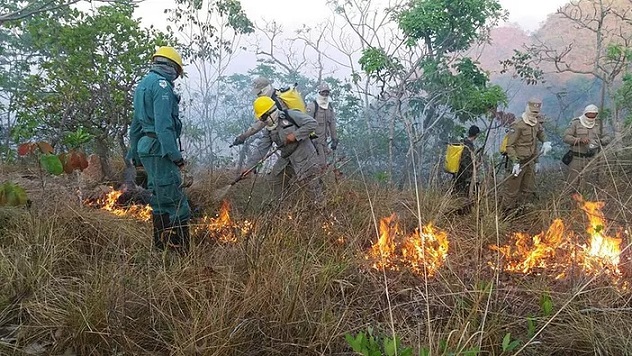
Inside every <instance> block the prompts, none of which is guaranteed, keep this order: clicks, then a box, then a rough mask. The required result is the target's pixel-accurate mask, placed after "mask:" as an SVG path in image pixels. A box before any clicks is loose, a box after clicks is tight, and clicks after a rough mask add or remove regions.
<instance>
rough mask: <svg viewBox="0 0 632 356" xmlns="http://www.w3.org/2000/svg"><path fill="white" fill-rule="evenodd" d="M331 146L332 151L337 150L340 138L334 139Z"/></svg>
mask: <svg viewBox="0 0 632 356" xmlns="http://www.w3.org/2000/svg"><path fill="white" fill-rule="evenodd" d="M329 147H331V150H332V151H335V150H336V148H338V140H332V141H331V145H330V146H329Z"/></svg>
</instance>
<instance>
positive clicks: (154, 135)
mask: <svg viewBox="0 0 632 356" xmlns="http://www.w3.org/2000/svg"><path fill="white" fill-rule="evenodd" d="M143 135H144V136H147V137H151V138H158V136H157V135H156V134H155V133H153V132H143Z"/></svg>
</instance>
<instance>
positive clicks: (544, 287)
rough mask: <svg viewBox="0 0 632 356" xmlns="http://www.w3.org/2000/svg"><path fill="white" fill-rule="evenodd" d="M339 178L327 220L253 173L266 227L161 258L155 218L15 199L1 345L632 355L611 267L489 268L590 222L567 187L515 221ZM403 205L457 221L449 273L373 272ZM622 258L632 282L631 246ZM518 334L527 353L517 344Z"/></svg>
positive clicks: (255, 205)
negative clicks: (382, 347) (522, 271)
mask: <svg viewBox="0 0 632 356" xmlns="http://www.w3.org/2000/svg"><path fill="white" fill-rule="evenodd" d="M609 167H610V168H609V171H610V172H613V173H612V174H610V175H609V177H610V179H609V180H608V181H606V183H604V184H603V185H602V186H601V187H599V189H598V190H597V191H596V194H597V197H598V198H603V199H605V200H607V201H608V206H607V208H608V213H607V215H608V216H609V217H611V218H612V219H615V220H616V221H618V222H623V223H622V224H618V225H626V224H625V222H626V221H629V217H630V207H632V204H631V203H630V201H629V200H630V199H629V197H630V187H631V186H632V185H631V184H630V183H632V182H631V181H630V180H629V179H628V175H627V174H629V173H628V172H629V171H628V168H627V166H620V165H616V166H615V165H613V164H612V163H611V164H610V166H609ZM560 179H561V175H560V174H559V173H556V172H555V171H553V172H549V174H547V175H544V177H543V179H542V181H541V182H540V184H543V185H544V186H547V187H552V186H556V187H558V188H559V187H560V184H559V181H560ZM202 181H203V183H202V184H200V185H198V187H197V188H196V189H198V191H197V193H196V194H194V195H193V196H194V197H195V201H194V203H196V205H197V206H200V207H201V208H202V210H203V211H204V212H206V213H213V212H214V211H215V210H216V209H217V208H218V204H217V202H212V201H209V200H208V199H207V197H208V196H209V194H211V193H212V191H213V189H214V188H215V187H221V186H223V185H224V184H225V183H226V182H227V181H228V180H227V179H224V180H222V179H203V180H202ZM251 184H252V185H254V189H253V190H252V192H253V194H251V193H250V192H251V188H252V186H251ZM327 186H328V189H327V196H328V211H327V212H326V213H314V212H313V211H310V210H309V209H308V208H307V207H306V206H304V204H302V203H301V199H298V198H297V199H294V198H293V197H292V198H291V199H290V201H291V202H292V203H291V204H288V206H283V207H280V208H279V209H276V208H275V209H273V208H271V207H270V205H265V204H264V203H263V199H264V195H265V194H262V193H261V192H266V188H265V184H264V183H263V182H262V181H261V180H260V179H259V180H258V181H252V180H249V181H248V180H247V181H245V182H241V183H239V186H237V187H236V188H237V189H232V190H231V192H230V193H229V195H228V199H229V200H230V201H231V202H232V205H233V211H232V212H233V218H234V219H238V220H244V219H248V220H250V221H252V222H254V224H255V226H254V229H253V230H252V231H251V232H250V233H248V234H245V235H240V236H239V239H238V242H237V243H234V244H231V243H219V242H217V241H215V240H214V239H213V238H212V237H210V236H207V237H202V236H198V237H197V238H195V239H194V244H193V247H192V251H191V254H190V255H189V256H186V257H180V256H178V255H176V254H171V253H162V254H161V253H158V252H156V251H153V250H152V248H151V238H150V233H151V231H150V226H149V225H148V224H146V223H141V222H137V221H134V220H132V219H122V218H117V217H114V216H111V215H109V214H108V213H106V212H101V211H95V210H90V209H88V208H86V207H82V206H80V205H79V204H78V203H76V202H73V201H72V200H69V199H65V198H57V199H55V197H54V195H53V196H51V197H47V200H48V202H49V203H48V204H38V203H37V202H36V203H35V204H34V206H33V207H32V208H31V210H22V209H7V208H3V209H0V354H7V355H9V354H20V353H21V352H24V351H25V350H26V351H28V350H33V349H34V348H35V349H37V348H39V349H41V350H42V353H43V354H64V353H67V354H77V355H87V354H99V355H101V354H103V355H113V354H134V355H350V354H352V351H351V349H350V348H349V346H348V345H347V343H346V342H345V338H344V336H345V335H346V334H348V333H349V334H355V333H357V332H361V331H366V330H367V329H368V328H372V329H373V330H374V333H377V334H381V335H386V336H393V335H395V336H397V337H398V338H401V339H402V344H403V345H408V346H411V347H413V348H414V349H416V350H420V349H422V348H428V349H430V350H432V354H433V355H442V354H445V355H447V354H449V353H450V352H452V353H454V354H459V353H461V354H463V353H464V352H465V351H467V350H473V349H480V352H479V354H481V355H501V354H504V355H510V354H514V353H517V352H518V351H519V350H520V351H519V353H520V354H525V355H553V354H555V355H589V354H590V355H595V354H596V355H626V354H632V345H631V342H630V340H631V338H630V336H632V335H630V334H631V333H632V331H631V330H632V322H631V321H630V320H632V319H631V318H630V314H631V313H632V306H630V305H629V304H630V302H629V300H630V296H631V295H632V293H630V290H629V289H622V288H619V287H616V286H614V285H613V283H612V282H611V281H610V279H608V278H607V277H605V276H598V277H594V278H592V279H591V278H589V277H586V276H581V275H576V276H574V278H569V279H566V280H555V279H553V278H549V277H546V276H544V275H528V276H523V275H516V274H507V273H505V272H501V271H499V270H497V269H493V268H491V267H490V264H491V265H493V264H496V263H497V261H498V260H499V257H498V255H497V254H496V252H493V251H491V250H489V249H488V246H489V245H490V244H498V243H505V242H506V241H507V237H508V236H509V235H510V233H511V232H514V231H527V232H530V233H537V232H539V231H541V230H543V229H545V228H546V227H547V226H548V225H549V224H550V223H551V221H552V220H553V219H554V218H556V217H561V218H563V219H565V220H566V221H568V222H569V223H570V222H573V221H575V222H576V230H577V232H581V231H582V229H583V225H582V221H581V218H580V217H581V216H582V214H581V213H578V212H577V209H576V208H573V205H572V203H568V204H567V203H564V202H567V200H568V201H570V198H569V197H566V196H560V195H559V194H558V193H557V192H558V191H559V190H555V189H551V190H549V191H548V192H547V193H544V195H543V196H541V197H540V201H539V203H538V204H537V205H536V206H535V207H534V208H533V210H532V212H531V213H528V214H526V215H524V216H522V217H520V218H514V219H503V218H502V217H501V216H499V215H498V214H497V212H496V200H495V199H494V194H489V195H487V197H485V198H484V199H482V200H481V201H480V202H479V204H477V205H476V206H475V207H474V209H473V210H472V212H471V213H469V214H467V215H456V214H454V211H453V210H454V209H453V207H454V204H457V203H456V200H455V199H453V198H451V197H450V196H449V195H448V194H446V193H445V192H442V191H440V190H438V189H433V190H427V189H425V190H419V191H414V190H412V191H406V190H405V191H399V190H397V191H396V190H394V189H391V188H388V187H384V186H379V185H373V184H371V183H368V182H367V180H363V179H362V178H361V177H356V178H347V180H345V181H343V182H341V183H339V184H335V183H334V182H333V181H330V182H328V184H327ZM492 186H493V184H491V183H490V184H489V185H488V187H492ZM40 202H41V201H40ZM51 202H54V204H51ZM564 204H566V205H564ZM392 212H396V213H397V214H398V215H399V217H400V224H401V226H402V227H403V228H405V229H406V230H407V231H412V229H413V228H414V227H415V226H418V225H420V224H425V223H427V222H430V221H432V222H434V224H435V225H436V226H438V227H440V228H441V229H443V230H446V231H447V232H448V236H449V239H450V252H449V256H448V259H447V261H446V263H445V265H444V266H443V267H442V268H441V269H440V270H439V271H438V273H437V274H436V275H435V276H434V277H428V276H426V277H424V276H420V275H414V274H412V273H411V272H409V271H407V270H405V269H402V270H400V271H384V272H381V271H376V270H374V269H372V268H371V267H370V261H367V260H366V258H365V254H366V251H367V250H368V248H369V247H370V246H371V243H372V242H374V241H375V240H376V229H375V224H376V223H377V221H378V219H379V218H381V217H384V216H388V215H390V214H391V213H392ZM323 223H329V225H328V226H332V228H331V229H324V228H323ZM613 224H615V223H614V222H613ZM623 227H626V226H623ZM625 244H626V245H627V241H626V243H625ZM622 263H623V264H624V265H623V266H622V269H623V270H624V277H623V278H629V276H630V275H629V273H627V272H626V271H627V270H628V269H629V266H628V264H629V258H628V255H627V254H626V255H625V256H624V258H623V259H622ZM545 296H546V297H545ZM546 298H550V299H546ZM546 300H548V301H547V302H546V303H550V306H551V309H549V307H548V306H546V305H544V304H546V303H545V302H543V301H546ZM508 333H510V334H511V339H516V340H520V344H519V345H520V346H519V347H516V348H513V349H511V350H503V345H502V343H503V338H504V337H506V336H507V334H508ZM35 346H37V347H35Z"/></svg>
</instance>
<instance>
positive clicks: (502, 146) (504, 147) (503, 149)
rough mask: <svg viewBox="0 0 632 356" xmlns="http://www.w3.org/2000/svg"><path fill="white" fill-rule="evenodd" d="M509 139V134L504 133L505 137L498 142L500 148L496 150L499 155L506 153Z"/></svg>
mask: <svg viewBox="0 0 632 356" xmlns="http://www.w3.org/2000/svg"><path fill="white" fill-rule="evenodd" d="M508 140H509V135H507V134H505V137H503V140H502V142H501V143H500V149H499V150H498V151H500V154H501V155H506V154H507V141H508Z"/></svg>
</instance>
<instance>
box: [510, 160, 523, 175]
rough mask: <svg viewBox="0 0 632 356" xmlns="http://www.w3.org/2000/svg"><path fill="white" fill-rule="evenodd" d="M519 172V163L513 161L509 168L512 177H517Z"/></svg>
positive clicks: (520, 170)
mask: <svg viewBox="0 0 632 356" xmlns="http://www.w3.org/2000/svg"><path fill="white" fill-rule="evenodd" d="M520 172H522V169H520V163H514V165H513V168H512V169H511V174H513V176H514V177H517V176H518V175H519V174H520Z"/></svg>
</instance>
